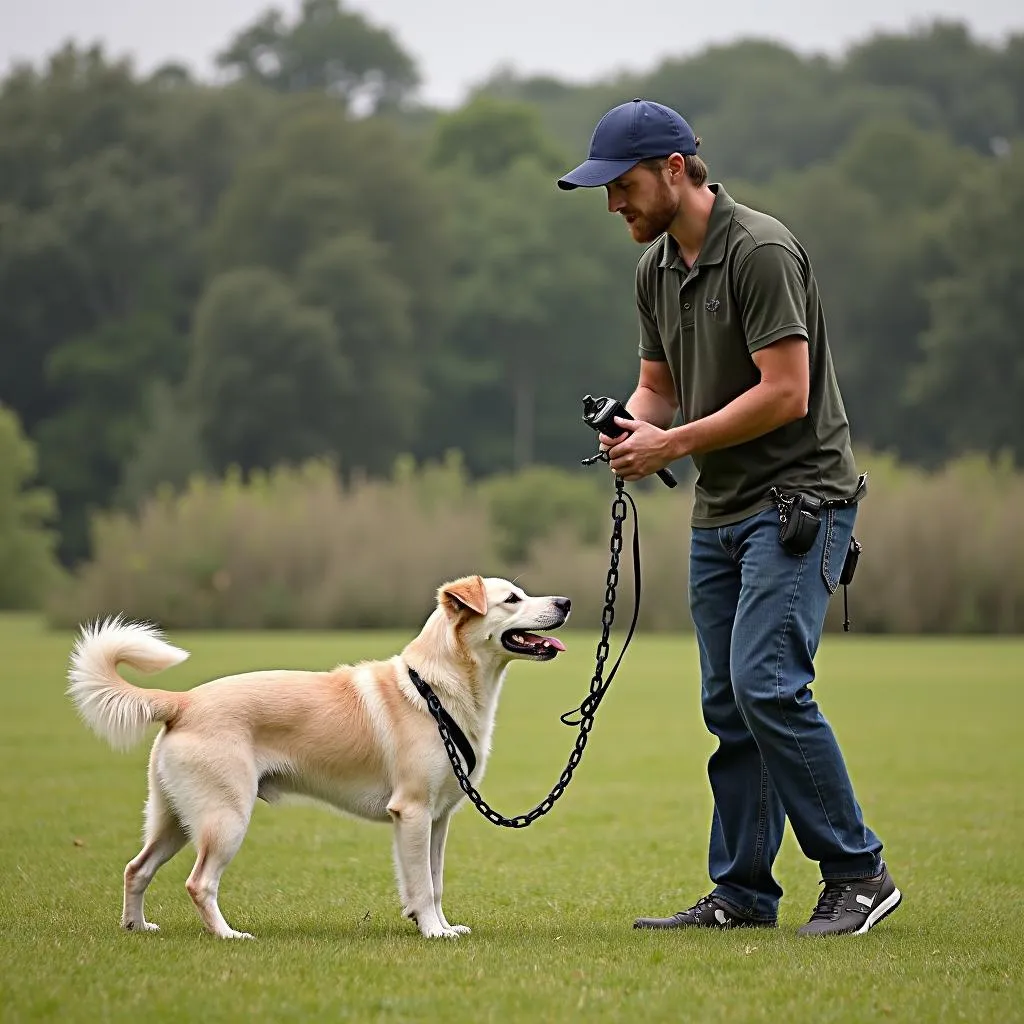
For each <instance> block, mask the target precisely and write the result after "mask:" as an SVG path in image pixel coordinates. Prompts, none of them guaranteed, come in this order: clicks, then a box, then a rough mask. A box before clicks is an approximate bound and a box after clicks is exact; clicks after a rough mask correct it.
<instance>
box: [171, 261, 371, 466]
mask: <svg viewBox="0 0 1024 1024" xmlns="http://www.w3.org/2000/svg"><path fill="white" fill-rule="evenodd" d="M188 386H189V394H190V398H191V400H192V401H194V403H195V407H196V410H197V413H198V415H199V422H200V436H201V440H202V444H203V448H204V449H205V451H206V452H207V454H208V456H209V458H210V461H211V463H212V465H213V467H214V469H215V470H217V471H222V470H224V469H225V468H227V467H228V466H230V465H238V466H239V467H240V468H241V469H242V470H243V471H245V472H248V471H249V470H251V469H253V468H255V467H270V466H273V465H275V464H277V463H282V462H297V461H301V460H303V459H306V458H310V457H314V456H319V455H324V454H328V453H332V452H335V451H336V450H337V448H338V445H339V443H340V442H341V440H342V429H343V427H344V425H345V422H346V421H345V408H346V401H347V399H348V398H349V396H350V395H351V393H352V389H353V381H352V378H351V368H350V367H349V365H348V363H347V362H346V360H345V359H344V357H343V356H342V354H341V352H340V351H339V348H338V337H337V328H336V326H335V324H334V321H333V319H332V318H331V316H330V314H329V313H327V312H326V311H324V310H321V309H316V308H313V307H310V306H305V305H303V304H302V303H301V302H300V300H299V298H298V296H296V294H295V292H294V290H293V289H292V288H291V287H290V285H289V284H288V283H287V281H285V280H283V279H282V278H281V277H280V276H278V275H277V274H275V273H273V272H272V271H269V270H265V269H259V268H256V269H239V270H234V271H228V272H227V273H224V274H221V275H219V276H218V277H216V278H215V279H214V280H213V281H212V282H211V284H210V286H209V288H208V289H207V291H206V294H205V295H204V296H203V298H202V301H201V302H200V304H199V307H198V309H197V311H196V322H195V331H194V336H193V347H192V355H191V362H190V365H189V376H188ZM347 439H348V443H350V444H352V445H353V446H354V445H355V444H357V443H358V442H357V440H356V438H355V435H354V434H352V433H351V431H349V432H348V434H347Z"/></svg>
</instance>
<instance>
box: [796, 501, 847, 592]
mask: <svg viewBox="0 0 1024 1024" xmlns="http://www.w3.org/2000/svg"><path fill="white" fill-rule="evenodd" d="M779 524H780V525H779V543H780V544H781V545H782V547H783V548H784V549H785V550H786V551H788V552H789V553H790V554H791V555H806V554H807V552H808V551H810V550H811V548H812V547H813V546H814V542H815V540H816V539H817V537H818V530H820V529H821V502H820V501H819V500H818V499H817V498H815V497H812V496H811V495H810V494H799V493H798V494H794V495H793V496H792V497H787V498H786V499H785V500H783V501H780V503H779ZM851 575H852V573H851Z"/></svg>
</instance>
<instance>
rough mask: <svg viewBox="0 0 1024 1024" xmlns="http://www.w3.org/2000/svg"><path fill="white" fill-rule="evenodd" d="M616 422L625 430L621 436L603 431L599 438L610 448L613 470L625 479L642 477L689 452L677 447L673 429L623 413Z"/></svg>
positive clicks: (603, 447)
mask: <svg viewBox="0 0 1024 1024" xmlns="http://www.w3.org/2000/svg"><path fill="white" fill-rule="evenodd" d="M615 422H616V424H617V425H618V426H620V427H622V428H623V430H624V431H625V433H622V434H620V435H619V436H618V437H608V436H607V435H606V434H601V435H600V437H599V441H600V445H601V448H602V449H603V450H604V451H607V452H608V463H609V465H610V466H611V468H612V472H613V473H614V474H615V475H616V476H618V477H621V478H622V479H623V480H626V481H629V480H642V479H643V478H644V477H645V476H651V475H653V474H654V473H657V472H658V470H659V469H664V468H665V467H666V466H667V465H668V464H669V463H670V462H672V461H674V460H675V459H678V458H681V457H682V456H683V455H685V454H687V453H686V452H682V451H679V450H678V449H679V438H678V434H677V433H676V432H675V431H673V430H662V429H661V428H660V427H656V426H654V424H653V423H646V422H644V421H643V420H627V419H623V418H622V417H621V416H616V417H615Z"/></svg>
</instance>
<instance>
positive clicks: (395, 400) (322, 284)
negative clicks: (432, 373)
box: [296, 233, 427, 472]
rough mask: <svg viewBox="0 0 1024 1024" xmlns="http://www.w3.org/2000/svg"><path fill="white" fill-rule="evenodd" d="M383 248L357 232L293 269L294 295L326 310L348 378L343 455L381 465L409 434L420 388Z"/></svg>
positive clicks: (400, 294) (400, 296)
mask: <svg viewBox="0 0 1024 1024" xmlns="http://www.w3.org/2000/svg"><path fill="white" fill-rule="evenodd" d="M390 264H391V260H390V253H389V250H388V248H387V247H386V246H385V245H383V244H382V243H380V242H375V241H374V240H373V239H372V238H370V237H369V236H368V235H367V234H365V233H352V234H348V235H339V236H338V237H336V238H333V239H331V240H330V241H328V242H326V243H324V244H323V245H322V246H321V247H320V248H318V249H314V250H313V251H312V252H311V253H310V254H309V255H308V256H307V257H306V259H305V260H304V261H303V263H302V265H301V266H300V267H299V269H298V272H297V274H296V288H297V291H298V295H299V297H300V299H301V300H302V301H303V302H305V303H308V304H310V305H315V306H318V307H321V308H323V309H326V310H329V311H330V313H331V315H332V317H333V320H334V323H335V324H337V325H338V345H339V349H340V350H341V351H343V352H344V354H345V359H346V362H347V364H348V366H349V367H350V368H351V375H352V379H353V381H355V382H356V386H355V387H353V388H352V389H350V392H349V394H348V396H347V399H346V402H345V409H344V421H345V423H346V424H347V425H348V430H347V431H346V436H345V438H344V442H345V444H346V446H347V447H346V450H345V452H344V460H343V461H344V463H345V465H347V466H350V467H351V466H358V467H360V468H362V469H366V470H369V471H371V472H382V471H385V472H386V471H387V470H388V469H389V468H390V466H391V463H392V461H393V459H394V456H395V454H396V453H397V452H400V451H404V450H406V449H407V447H408V446H411V445H412V444H413V442H414V440H415V435H416V428H417V426H418V425H419V422H420V414H421V412H422V410H423V404H424V401H425V399H426V397H427V396H426V394H425V392H424V389H423V385H422V377H421V373H420V356H419V353H418V351H417V341H418V335H417V331H416V329H415V325H414V323H413V320H412V315H411V311H412V301H411V300H412V296H411V295H410V292H409V289H408V287H407V285H406V284H405V283H404V282H403V281H401V280H400V279H399V278H398V277H396V276H395V275H394V273H393V272H392V269H391V265H390Z"/></svg>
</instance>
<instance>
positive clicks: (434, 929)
mask: <svg viewBox="0 0 1024 1024" xmlns="http://www.w3.org/2000/svg"><path fill="white" fill-rule="evenodd" d="M420 934H421V935H422V936H423V937H424V938H425V939H457V938H458V937H459V933H458V932H457V931H456V930H455V929H454V928H447V927H445V926H444V925H443V924H441V922H440V921H431V922H430V923H429V924H421V925H420Z"/></svg>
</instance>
